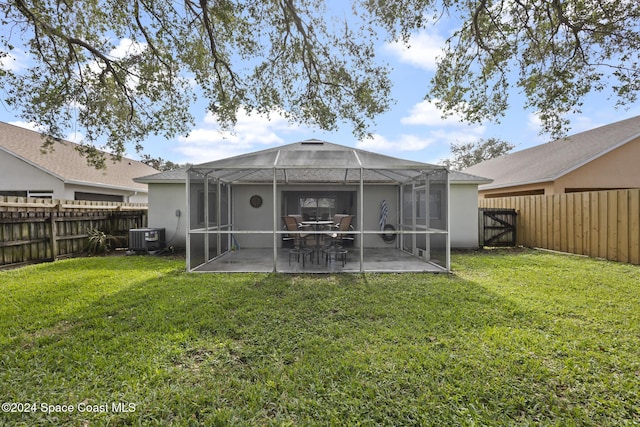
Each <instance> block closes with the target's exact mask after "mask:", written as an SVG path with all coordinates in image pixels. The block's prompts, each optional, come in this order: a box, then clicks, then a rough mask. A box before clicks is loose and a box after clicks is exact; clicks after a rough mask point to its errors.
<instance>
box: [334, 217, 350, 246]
mask: <svg viewBox="0 0 640 427" xmlns="http://www.w3.org/2000/svg"><path fill="white" fill-rule="evenodd" d="M336 216H337V215H336ZM334 218H335V217H334ZM352 221H353V215H340V218H339V222H338V223H336V224H334V228H335V230H336V233H334V234H332V235H331V237H332V239H333V242H334V244H338V245H340V246H344V244H345V243H349V244H351V245H353V242H354V240H355V239H354V237H353V234H351V233H349V231H353V227H352V225H351V222H352Z"/></svg>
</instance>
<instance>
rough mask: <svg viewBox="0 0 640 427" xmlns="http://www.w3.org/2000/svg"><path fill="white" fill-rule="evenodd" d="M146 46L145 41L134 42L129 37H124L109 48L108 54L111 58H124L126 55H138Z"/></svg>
mask: <svg viewBox="0 0 640 427" xmlns="http://www.w3.org/2000/svg"><path fill="white" fill-rule="evenodd" d="M146 48H147V44H146V43H138V42H134V41H133V40H131V39H128V38H124V39H120V41H119V42H118V45H117V46H116V47H115V48H113V49H111V51H110V52H109V56H111V57H113V58H118V59H122V58H126V57H127V56H132V55H139V54H140V53H142V52H143V51H144V50H145V49H146Z"/></svg>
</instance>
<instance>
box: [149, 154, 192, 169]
mask: <svg viewBox="0 0 640 427" xmlns="http://www.w3.org/2000/svg"><path fill="white" fill-rule="evenodd" d="M140 157H141V160H140V161H141V162H142V163H144V164H145V165H147V166H151V167H152V168H154V169H156V170H159V171H170V170H174V169H179V168H181V167H183V166H182V165H181V164H179V163H173V162H172V161H171V160H165V159H163V158H162V157H151V156H150V155H149V154H142V155H141V156H140Z"/></svg>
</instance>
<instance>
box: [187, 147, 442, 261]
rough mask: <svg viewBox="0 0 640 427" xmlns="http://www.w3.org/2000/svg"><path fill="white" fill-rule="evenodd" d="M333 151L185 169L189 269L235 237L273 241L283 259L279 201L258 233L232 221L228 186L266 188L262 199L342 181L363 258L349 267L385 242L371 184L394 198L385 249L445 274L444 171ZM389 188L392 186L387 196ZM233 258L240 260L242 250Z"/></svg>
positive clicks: (287, 150)
mask: <svg viewBox="0 0 640 427" xmlns="http://www.w3.org/2000/svg"><path fill="white" fill-rule="evenodd" d="M335 147H341V146H337V145H335V144H329V143H326V144H323V143H315V142H314V143H312V144H304V143H299V144H291V145H290V146H284V147H281V149H278V150H275V149H274V150H265V151H264V152H257V153H252V154H248V155H243V156H238V157H235V158H231V159H224V160H220V161H215V162H210V163H205V164H202V165H197V166H193V167H192V168H190V169H189V171H188V181H187V184H188V188H189V189H188V198H189V199H188V206H189V215H188V217H189V220H190V223H189V227H188V230H189V235H188V239H189V243H188V249H189V253H188V269H189V270H193V269H194V268H196V267H198V266H202V265H204V264H207V263H210V262H216V260H217V258H218V257H221V256H223V255H225V254H226V253H227V252H230V251H232V250H233V249H234V248H237V246H236V245H235V239H234V237H233V236H234V235H235V236H236V237H238V238H240V237H241V236H242V235H243V234H245V235H246V236H247V237H249V238H251V239H253V240H254V241H255V240H257V239H258V238H260V240H261V241H263V240H264V237H266V236H273V237H268V240H272V241H273V248H272V249H273V251H272V252H273V266H274V270H277V267H276V266H277V265H278V256H281V255H278V254H279V252H278V251H279V249H282V248H281V247H280V246H281V244H282V236H283V235H284V234H286V233H285V232H284V231H283V230H282V228H281V227H282V220H281V216H282V215H284V214H288V213H290V212H286V213H285V212H280V210H281V209H280V208H279V206H280V204H279V203H277V202H273V203H271V206H274V208H273V210H272V212H270V213H269V212H266V213H267V215H269V217H271V220H270V221H269V224H270V225H269V226H268V228H266V229H260V230H257V229H255V228H252V227H251V226H247V225H243V224H232V220H233V215H232V210H233V207H234V206H236V205H237V204H236V203H234V201H233V200H232V197H233V187H234V186H236V185H248V184H250V185H264V186H265V187H264V188H267V189H268V190H267V191H268V193H267V194H272V195H273V196H274V197H276V198H280V197H283V196H282V194H283V192H286V191H290V190H288V186H294V187H291V188H300V187H299V186H300V185H304V186H308V188H309V189H316V190H317V191H320V192H321V191H324V190H323V188H325V189H326V188H329V187H331V188H335V187H336V185H340V184H344V185H346V186H347V187H349V188H353V189H356V190H355V192H354V194H357V195H356V198H357V199H358V200H357V204H358V208H357V211H358V215H357V216H356V217H355V218H354V223H353V225H354V234H355V236H356V246H357V247H356V248H354V252H353V253H354V254H356V253H357V254H358V255H359V257H360V260H358V259H352V261H351V262H359V263H360V266H361V269H362V266H363V265H364V261H365V260H364V259H363V258H364V257H366V254H367V249H368V248H367V245H368V244H369V243H371V242H373V243H375V245H378V246H380V244H381V241H382V239H381V229H380V221H379V220H380V217H379V215H378V211H379V201H378V200H377V199H378V198H379V197H378V196H377V194H376V193H377V192H378V191H377V190H376V187H375V186H376V185H381V186H383V187H384V188H386V189H387V190H386V192H385V194H386V196H385V197H388V198H390V200H391V199H393V201H394V205H395V206H396V207H397V209H398V210H399V211H400V212H397V213H396V216H395V217H394V219H393V221H394V226H395V231H392V232H391V233H392V234H395V236H396V238H395V239H394V242H393V244H392V245H391V246H389V247H390V248H394V247H395V248H397V249H398V250H403V251H404V252H408V253H410V254H412V255H414V256H416V257H418V258H420V259H422V260H424V261H425V262H428V263H435V264H437V265H439V266H441V267H442V268H443V269H447V268H448V263H449V259H448V253H449V247H448V245H449V243H448V200H449V195H448V172H447V171H446V169H444V168H442V167H440V166H435V165H428V164H423V163H418V162H412V161H407V160H401V159H393V158H390V157H388V156H382V155H378V154H375V153H370V152H364V151H361V150H354V149H349V148H348V147H342V148H339V149H336V148H335ZM295 186H298V187H295ZM383 187H378V188H383ZM365 188H366V190H365ZM389 189H392V190H391V193H389ZM393 189H395V190H393ZM297 191H299V190H297ZM352 191H354V190H352ZM394 191H395V192H394ZM263 194H264V193H263ZM372 200H373V201H372ZM317 203H318V202H316V204H317ZM372 203H373V204H372ZM373 205H375V206H373ZM238 206H244V204H243V205H238ZM321 208H322V209H324V210H326V211H327V213H328V215H331V214H332V213H333V210H332V208H331V207H330V206H329V207H324V206H321V207H318V206H316V207H315V209H316V211H322V212H321V213H322V215H319V216H321V217H322V216H323V215H324V211H323V210H322V209H321ZM264 214H265V212H264V210H263V211H262V215H264ZM262 218H265V217H264V216H263V217H262ZM262 223H263V224H264V222H262ZM243 227H246V228H244V229H243ZM232 233H233V234H232ZM317 233H323V232H317ZM385 247H386V246H385ZM280 253H282V252H280ZM234 256H235V259H238V260H239V259H241V257H242V251H239V252H238V253H237V254H236V255H234ZM247 271H251V270H250V269H249V270H247Z"/></svg>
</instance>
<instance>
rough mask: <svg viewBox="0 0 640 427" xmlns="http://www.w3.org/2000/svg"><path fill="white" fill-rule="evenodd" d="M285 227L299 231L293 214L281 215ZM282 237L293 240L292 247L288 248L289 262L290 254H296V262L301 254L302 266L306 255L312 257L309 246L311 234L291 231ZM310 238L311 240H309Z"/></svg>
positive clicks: (298, 225) (299, 227) (299, 228)
mask: <svg viewBox="0 0 640 427" xmlns="http://www.w3.org/2000/svg"><path fill="white" fill-rule="evenodd" d="M282 220H283V221H284V224H285V227H286V229H287V230H288V231H301V230H302V227H301V226H300V224H299V223H298V221H297V220H296V218H294V217H293V216H283V217H282ZM284 239H287V240H289V241H293V248H292V249H290V250H289V263H291V256H292V255H294V256H296V259H297V261H298V262H300V256H302V265H303V266H304V259H305V257H306V256H307V255H309V258H310V259H312V254H313V249H312V248H311V247H309V243H310V242H311V240H312V239H313V236H312V235H310V234H307V233H291V234H287V235H285V237H284ZM310 239H311V240H310Z"/></svg>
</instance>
